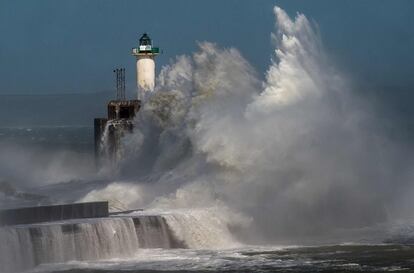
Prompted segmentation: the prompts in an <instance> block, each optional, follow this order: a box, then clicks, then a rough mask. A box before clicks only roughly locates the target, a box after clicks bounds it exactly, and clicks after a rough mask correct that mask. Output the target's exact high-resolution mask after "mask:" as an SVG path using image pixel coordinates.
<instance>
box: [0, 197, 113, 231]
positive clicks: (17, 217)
mask: <svg viewBox="0 0 414 273" xmlns="http://www.w3.org/2000/svg"><path fill="white" fill-rule="evenodd" d="M108 216H109V210H108V202H106V201H105V202H90V203H76V204H68V205H55V206H38V207H27V208H17V209H7V210H0V225H2V226H4V225H23V224H33V223H41V222H52V221H61V220H68V219H81V218H99V217H108Z"/></svg>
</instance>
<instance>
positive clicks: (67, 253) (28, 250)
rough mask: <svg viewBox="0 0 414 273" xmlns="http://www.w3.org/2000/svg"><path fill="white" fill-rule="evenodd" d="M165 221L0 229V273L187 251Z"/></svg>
mask: <svg viewBox="0 0 414 273" xmlns="http://www.w3.org/2000/svg"><path fill="white" fill-rule="evenodd" d="M166 218H168V216H161V215H158V216H150V215H141V216H136V217H121V216H119V217H108V218H100V219H87V220H82V221H79V220H69V221H64V222H56V223H44V224H31V225H17V226H8V227H2V228H0V242H1V244H0V266H1V269H2V270H1V272H3V273H14V272H21V271H23V270H26V269H30V268H33V267H36V266H37V265H40V264H45V263H58V262H66V261H72V260H77V261H84V260H100V259H107V258H127V257H131V256H133V255H134V254H135V253H136V251H137V250H138V249H139V248H185V247H187V245H186V243H185V242H184V241H181V240H180V239H178V238H177V237H176V235H175V232H174V231H173V230H172V229H171V228H170V227H169V225H168V223H167V220H168V219H166Z"/></svg>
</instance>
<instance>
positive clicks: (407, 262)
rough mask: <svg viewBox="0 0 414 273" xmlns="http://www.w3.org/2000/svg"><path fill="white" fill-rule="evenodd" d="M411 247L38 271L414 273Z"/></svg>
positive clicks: (177, 255) (193, 254) (166, 257)
mask: <svg viewBox="0 0 414 273" xmlns="http://www.w3.org/2000/svg"><path fill="white" fill-rule="evenodd" d="M413 271H414V246H411V245H393V244H383V245H332V246H310V247H297V246H296V247H263V246H259V247H242V248H238V249H228V250H190V249H175V250H163V249H152V250H149V249H146V250H143V251H140V252H137V254H136V257H135V258H131V259H128V260H122V259H115V260H107V261H101V262H69V263H65V264H56V265H44V266H40V267H39V268H38V269H37V270H35V271H33V272H65V273H78V272H79V273H80V272H83V273H98V272H101V273H109V272H111V273H115V272H131V273H132V272H136V273H138V272H413Z"/></svg>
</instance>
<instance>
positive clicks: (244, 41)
mask: <svg viewBox="0 0 414 273" xmlns="http://www.w3.org/2000/svg"><path fill="white" fill-rule="evenodd" d="M274 5H278V6H280V7H281V8H283V9H285V10H286V11H287V12H288V13H289V14H290V15H291V16H292V15H295V14H296V13H297V12H301V13H304V14H305V15H306V16H307V17H308V18H309V19H310V20H312V21H313V22H315V24H317V25H318V27H319V30H320V34H321V37H322V40H323V43H324V46H325V48H326V51H327V53H328V54H329V55H330V57H331V59H332V61H333V62H334V63H335V65H336V66H337V67H338V68H339V69H340V70H341V71H343V73H344V74H345V75H347V76H348V77H349V78H350V79H351V81H352V82H354V83H356V84H357V85H361V86H367V87H369V88H372V87H374V89H375V88H378V89H386V88H388V87H392V88H393V89H396V90H397V89H398V90H403V92H408V91H409V90H410V89H412V88H411V87H412V86H414V57H413V54H412V49H413V48H414V19H413V18H414V17H413V16H412V11H413V10H414V2H413V1H410V0H395V1H391V0H388V1H384V0H353V1H331V0H314V1H306V0H302V1H298V0H286V1H277V0H273V1H270V0H255V1H242V0H225V1H223V0H209V1H194V0H174V1H171V0H158V1H140V0H123V1H115V0H112V1H109V0H87V1H83V0H82V1H81V0H71V1H63V0H38V1H31V0H0V33H1V39H0V63H1V65H0V94H61V93H95V92H102V91H108V90H113V89H114V76H113V72H112V70H113V68H115V67H125V68H126V70H127V73H126V81H127V89H128V90H129V91H130V90H133V89H134V88H135V62H134V57H133V56H131V54H130V51H131V48H132V47H134V46H136V45H137V43H138V39H139V37H140V35H141V33H143V32H148V33H149V34H150V36H151V37H152V38H153V41H154V44H155V45H156V46H159V47H160V48H161V49H162V50H163V52H164V53H163V54H162V55H160V56H159V57H158V59H157V70H158V71H159V69H160V67H161V66H162V65H164V64H168V63H169V62H171V61H172V60H173V59H174V58H175V56H177V55H181V54H191V53H192V52H194V51H195V50H197V41H211V42H215V43H217V44H218V45H219V46H221V47H223V48H228V47H235V48H237V49H239V50H240V51H241V53H242V55H243V56H244V57H245V58H246V59H247V60H248V61H249V62H251V63H252V65H253V66H254V67H255V68H256V69H257V70H258V72H259V74H261V75H263V77H264V74H265V72H266V69H267V68H268V66H269V64H270V59H271V56H272V54H273V45H272V44H271V39H270V33H271V32H272V31H274V22H275V20H274V14H273V6H274ZM401 92H402V91H401Z"/></svg>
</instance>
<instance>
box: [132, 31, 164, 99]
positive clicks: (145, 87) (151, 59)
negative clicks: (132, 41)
mask: <svg viewBox="0 0 414 273" xmlns="http://www.w3.org/2000/svg"><path fill="white" fill-rule="evenodd" d="M159 53H160V50H159V48H158V47H153V46H152V41H151V38H150V37H149V36H148V34H147V33H144V34H143V35H142V36H141V38H140V39H139V47H138V48H133V49H132V55H134V56H135V57H136V58H137V87H138V99H145V98H146V94H148V93H147V92H152V91H154V85H155V57H156V56H157V55H158V54H159Z"/></svg>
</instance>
